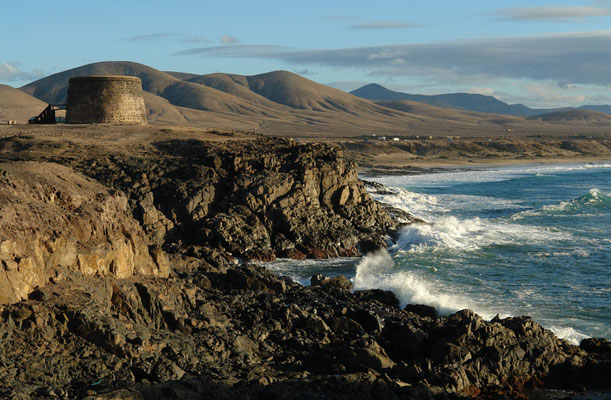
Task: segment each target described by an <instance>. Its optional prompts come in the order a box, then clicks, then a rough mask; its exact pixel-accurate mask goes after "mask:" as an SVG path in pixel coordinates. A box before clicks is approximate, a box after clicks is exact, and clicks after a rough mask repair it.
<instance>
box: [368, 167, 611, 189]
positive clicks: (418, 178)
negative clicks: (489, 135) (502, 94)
mask: <svg viewBox="0 0 611 400" xmlns="http://www.w3.org/2000/svg"><path fill="white" fill-rule="evenodd" d="M607 168H611V164H609V163H588V164H545V165H512V166H501V167H473V168H468V169H466V168H463V169H462V170H448V172H435V173H431V174H421V175H405V176H382V177H374V178H369V179H370V180H373V181H376V182H379V183H382V184H384V185H387V186H397V185H407V186H412V185H416V186H419V187H424V186H451V185H454V184H456V183H464V182H500V181H505V180H508V179H513V178H516V177H521V176H527V175H537V174H539V176H545V175H550V174H554V173H562V172H570V171H579V170H589V169H607ZM465 169H466V170H465Z"/></svg>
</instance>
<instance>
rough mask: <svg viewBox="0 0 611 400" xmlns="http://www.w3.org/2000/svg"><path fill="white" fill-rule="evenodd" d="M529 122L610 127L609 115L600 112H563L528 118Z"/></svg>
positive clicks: (610, 117) (610, 119) (610, 118)
mask: <svg viewBox="0 0 611 400" xmlns="http://www.w3.org/2000/svg"><path fill="white" fill-rule="evenodd" d="M527 119H528V120H531V121H545V122H565V123H577V124H582V125H597V126H607V127H608V126H610V125H611V115H609V114H605V113H603V112H600V111H590V110H565V111H556V112H551V113H547V114H541V115H535V116H532V117H528V118H527Z"/></svg>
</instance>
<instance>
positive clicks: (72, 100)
mask: <svg viewBox="0 0 611 400" xmlns="http://www.w3.org/2000/svg"><path fill="white" fill-rule="evenodd" d="M66 123H67V124H100V123H119V124H138V125H146V108H145V107H144V99H143V98H142V81H141V80H140V78H136V77H133V76H78V77H74V78H70V82H69V85H68V100H67V103H66Z"/></svg>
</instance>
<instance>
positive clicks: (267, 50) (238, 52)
mask: <svg viewBox="0 0 611 400" xmlns="http://www.w3.org/2000/svg"><path fill="white" fill-rule="evenodd" d="M288 50H290V48H289V47H284V46H273V45H233V46H213V47H198V48H194V49H187V50H182V51H178V52H176V53H173V55H179V56H181V55H203V56H208V57H216V58H225V57H226V58H245V57H246V58H249V57H252V58H275V57H277V56H278V55H279V54H281V53H283V52H287V51H288Z"/></svg>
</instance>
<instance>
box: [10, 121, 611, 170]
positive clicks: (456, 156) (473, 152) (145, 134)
mask: <svg viewBox="0 0 611 400" xmlns="http://www.w3.org/2000/svg"><path fill="white" fill-rule="evenodd" d="M19 135H26V136H28V137H29V136H35V137H40V138H41V140H43V139H44V140H45V141H48V142H50V143H54V144H52V145H51V144H50V145H49V146H54V150H53V151H54V152H58V151H59V152H61V149H62V148H65V149H68V148H70V147H73V146H74V144H76V143H79V144H82V143H85V144H87V145H88V147H87V148H88V149H89V151H91V152H96V151H98V150H99V151H102V150H103V151H104V152H107V150H108V149H101V147H104V148H105V147H107V146H112V147H113V151H115V152H117V153H123V152H129V151H130V150H129V149H130V148H133V146H147V145H150V143H151V140H150V138H151V136H153V137H154V138H155V139H157V140H159V141H165V140H172V139H201V140H206V141H211V142H223V141H228V140H252V139H254V138H256V137H260V136H261V135H260V134H254V133H252V132H247V131H239V130H221V129H209V128H208V129H207V128H196V127H181V126H167V125H148V126H127V125H115V124H100V125H64V124H58V125H0V142H1V141H2V138H3V137H9V136H19ZM283 136H284V135H283ZM295 140H296V141H322V142H327V143H332V144H335V145H338V146H341V147H343V148H344V151H345V152H346V154H347V155H348V157H349V158H351V159H353V160H355V161H356V162H358V164H359V167H360V168H359V170H360V173H361V174H364V175H376V174H410V173H422V172H424V171H426V169H429V168H435V167H455V166H456V167H458V166H468V165H507V164H531V163H565V162H600V161H610V162H611V137H594V138H591V137H568V136H560V137H530V138H516V137H500V138H499V137H494V138H490V137H488V138H482V137H473V138H455V139H453V140H448V139H447V138H445V137H443V138H433V139H405V140H403V141H399V142H395V141H387V142H378V141H372V140H360V139H345V138H337V137H333V136H329V135H327V136H324V137H320V138H316V139H314V138H303V137H302V138H296V139H295ZM0 144H1V143H0ZM100 146H101V147H100ZM96 148H97V149H98V150H96ZM31 151H40V150H31Z"/></svg>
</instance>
